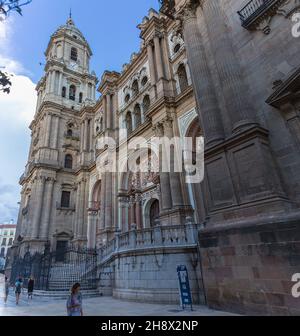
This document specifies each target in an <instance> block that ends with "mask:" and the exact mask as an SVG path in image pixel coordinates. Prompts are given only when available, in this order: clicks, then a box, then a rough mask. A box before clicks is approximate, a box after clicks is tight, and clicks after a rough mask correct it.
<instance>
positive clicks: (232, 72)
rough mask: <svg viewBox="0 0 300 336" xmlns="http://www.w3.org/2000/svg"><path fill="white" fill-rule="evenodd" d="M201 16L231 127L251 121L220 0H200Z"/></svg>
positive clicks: (253, 115)
mask: <svg viewBox="0 0 300 336" xmlns="http://www.w3.org/2000/svg"><path fill="white" fill-rule="evenodd" d="M202 10H203V16H204V18H205V21H206V26H207V29H208V34H209V38H210V41H212V43H211V48H212V52H213V54H214V59H215V64H216V67H217V69H218V74H219V77H220V81H221V85H222V92H223V95H224V98H225V102H226V107H227V112H228V114H229V117H230V120H231V126H232V130H233V132H234V131H238V130H239V129H240V128H241V127H245V126H249V125H251V124H252V125H253V124H255V121H254V120H255V114H254V111H253V110H252V108H251V107H250V104H249V101H248V97H247V95H248V88H247V87H246V85H245V82H244V80H243V78H244V76H243V73H242V69H241V65H240V62H239V60H238V58H237V56H236V52H235V51H234V48H233V44H232V41H231V37H230V36H229V31H228V26H229V23H228V24H227V21H228V19H227V17H226V16H225V13H224V12H223V9H222V4H221V0H215V1H208V0H205V1H202Z"/></svg>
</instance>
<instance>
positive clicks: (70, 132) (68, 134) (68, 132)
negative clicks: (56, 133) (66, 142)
mask: <svg viewBox="0 0 300 336" xmlns="http://www.w3.org/2000/svg"><path fill="white" fill-rule="evenodd" d="M67 136H68V137H72V136H73V131H72V130H71V129H68V131H67Z"/></svg>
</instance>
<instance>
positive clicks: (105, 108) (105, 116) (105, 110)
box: [102, 95, 107, 131]
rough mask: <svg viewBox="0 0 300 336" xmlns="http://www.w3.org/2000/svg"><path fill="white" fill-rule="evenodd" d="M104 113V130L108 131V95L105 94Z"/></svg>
mask: <svg viewBox="0 0 300 336" xmlns="http://www.w3.org/2000/svg"><path fill="white" fill-rule="evenodd" d="M102 105H103V115H104V120H103V130H104V131H106V129H107V102H106V95H105V96H103V104H102Z"/></svg>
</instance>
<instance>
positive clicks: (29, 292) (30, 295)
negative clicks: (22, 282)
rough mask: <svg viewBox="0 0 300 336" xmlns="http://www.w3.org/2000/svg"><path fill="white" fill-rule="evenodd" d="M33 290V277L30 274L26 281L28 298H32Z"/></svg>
mask: <svg viewBox="0 0 300 336" xmlns="http://www.w3.org/2000/svg"><path fill="white" fill-rule="evenodd" d="M33 290H34V279H33V277H32V276H31V277H30V279H29V281H28V300H29V299H31V300H32V298H33Z"/></svg>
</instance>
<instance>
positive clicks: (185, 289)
mask: <svg viewBox="0 0 300 336" xmlns="http://www.w3.org/2000/svg"><path fill="white" fill-rule="evenodd" d="M177 274H178V280H179V290H180V302H181V306H182V309H183V310H184V309H185V308H186V306H190V307H191V310H193V302H192V294H191V288H190V281H189V274H188V270H187V268H186V266H184V265H181V266H178V267H177Z"/></svg>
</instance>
